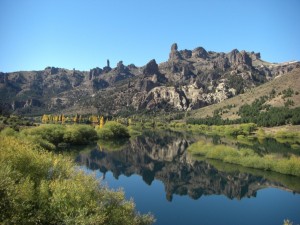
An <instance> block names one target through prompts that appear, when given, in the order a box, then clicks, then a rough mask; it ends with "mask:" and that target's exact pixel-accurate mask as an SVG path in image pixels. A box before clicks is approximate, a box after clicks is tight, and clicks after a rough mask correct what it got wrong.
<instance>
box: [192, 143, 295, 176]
mask: <svg viewBox="0 0 300 225" xmlns="http://www.w3.org/2000/svg"><path fill="white" fill-rule="evenodd" d="M188 151H189V152H191V153H192V154H193V155H203V156H205V158H208V159H217V160H221V161H223V162H226V163H232V164H238V165H242V166H245V167H250V168H257V169H264V170H271V171H275V172H279V173H282V174H289V175H295V176H300V158H299V157H297V156H294V155H290V156H288V157H281V156H279V155H276V154H265V155H259V154H258V153H256V152H255V151H253V150H252V149H249V148H242V149H239V150H237V149H235V148H233V147H230V146H225V145H213V144H211V143H205V142H203V141H199V142H196V143H194V144H192V145H191V146H190V147H189V148H188Z"/></svg>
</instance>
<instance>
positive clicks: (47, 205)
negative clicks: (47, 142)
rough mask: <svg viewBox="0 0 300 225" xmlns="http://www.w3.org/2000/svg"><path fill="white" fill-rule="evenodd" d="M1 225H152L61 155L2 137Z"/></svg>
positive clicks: (117, 196) (121, 198)
mask: <svg viewBox="0 0 300 225" xmlns="http://www.w3.org/2000/svg"><path fill="white" fill-rule="evenodd" d="M0 143H1V145H0V168H1V170H0V199H1V201H0V224H105V225H110V224H136V225H137V224H151V223H152V222H153V218H152V217H151V216H150V215H139V214H137V213H136V212H135V207H134V203H133V202H132V201H126V200H124V194H123V193H122V192H119V191H118V192H113V191H110V190H108V189H107V188H105V187H102V186H100V185H99V183H98V181H97V180H96V179H95V178H94V177H92V176H88V175H86V174H84V173H83V172H82V171H80V170H78V169H76V168H75V167H74V165H73V163H72V162H71V161H70V160H68V159H66V158H64V157H63V156H61V155H55V154H53V153H49V152H46V151H44V150H43V149H42V148H41V147H40V146H39V145H37V144H34V143H31V142H30V141H26V140H22V139H18V138H16V137H13V136H6V137H5V136H0Z"/></svg>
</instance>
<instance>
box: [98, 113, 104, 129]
mask: <svg viewBox="0 0 300 225" xmlns="http://www.w3.org/2000/svg"><path fill="white" fill-rule="evenodd" d="M99 126H100V128H102V127H103V126H104V118H103V116H101V118H100V123H99Z"/></svg>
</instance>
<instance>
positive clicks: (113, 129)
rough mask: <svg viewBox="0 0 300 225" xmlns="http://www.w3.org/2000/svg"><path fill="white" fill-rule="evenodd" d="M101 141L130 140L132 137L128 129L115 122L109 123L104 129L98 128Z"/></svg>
mask: <svg viewBox="0 0 300 225" xmlns="http://www.w3.org/2000/svg"><path fill="white" fill-rule="evenodd" d="M97 133H98V137H99V138H100V139H106V140H108V139H114V138H128V137H130V135H129V131H128V129H127V127H125V126H124V125H122V124H120V123H118V122H115V121H109V122H107V123H105V125H104V126H103V127H102V128H97Z"/></svg>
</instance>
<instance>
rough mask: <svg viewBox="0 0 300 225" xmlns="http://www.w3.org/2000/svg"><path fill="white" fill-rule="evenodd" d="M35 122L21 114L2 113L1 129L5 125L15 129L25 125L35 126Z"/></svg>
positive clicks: (0, 116)
mask: <svg viewBox="0 0 300 225" xmlns="http://www.w3.org/2000/svg"><path fill="white" fill-rule="evenodd" d="M33 125H34V124H33V122H32V121H30V120H28V119H26V118H23V117H21V116H13V115H8V116H3V115H0V131H1V130H2V129H4V128H5V127H11V128H13V129H14V130H19V129H20V127H23V126H33Z"/></svg>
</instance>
